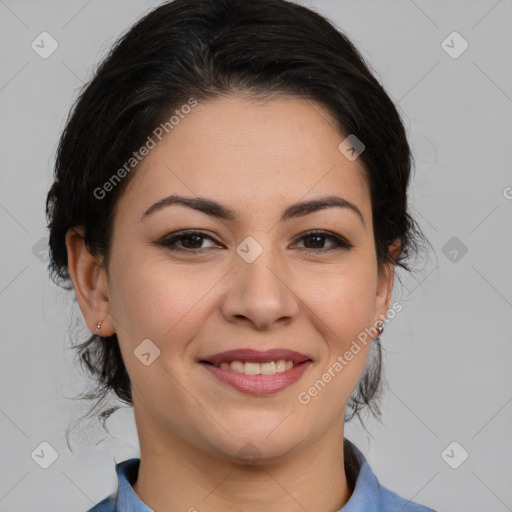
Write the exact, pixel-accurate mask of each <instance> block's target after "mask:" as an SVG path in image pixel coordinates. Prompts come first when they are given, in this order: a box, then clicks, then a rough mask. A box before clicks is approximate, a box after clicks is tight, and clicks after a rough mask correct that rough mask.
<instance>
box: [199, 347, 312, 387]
mask: <svg viewBox="0 0 512 512" xmlns="http://www.w3.org/2000/svg"><path fill="white" fill-rule="evenodd" d="M198 362H199V363H200V364H201V365H202V366H203V367H204V368H205V369H206V370H208V371H209V373H210V374H211V375H213V376H214V377H216V379H217V380H219V381H220V382H221V383H223V384H227V385H229V386H231V387H234V388H236V389H237V390H238V391H241V392H243V393H249V394H255V395H268V394H272V393H276V392H278V391H281V390H283V389H285V388H286V387H288V386H290V385H291V384H293V383H294V382H296V381H297V380H299V379H300V377H301V376H302V375H303V374H304V372H305V371H306V370H307V369H308V367H309V366H310V365H311V364H312V363H313V359H312V358H311V357H309V356H307V355H306V354H301V353H299V352H294V351H290V350H285V349H274V350H268V351H266V352H259V351H256V350H231V351H228V352H222V353H219V354H214V355H213V356H208V358H207V359H201V360H199V361H198Z"/></svg>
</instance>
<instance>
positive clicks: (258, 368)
mask: <svg viewBox="0 0 512 512" xmlns="http://www.w3.org/2000/svg"><path fill="white" fill-rule="evenodd" d="M215 366H217V367H220V368H224V369H228V368H229V369H231V370H233V371H234V372H238V373H245V374H246V375H260V374H261V375H274V374H275V373H283V372H284V371H286V370H289V369H290V368H292V367H293V361H286V360H284V359H279V360H278V361H270V362H268V363H253V362H249V361H248V362H246V363H244V362H242V361H232V362H231V364H229V363H220V364H216V365H215Z"/></svg>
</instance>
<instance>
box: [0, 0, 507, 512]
mask: <svg viewBox="0 0 512 512" xmlns="http://www.w3.org/2000/svg"><path fill="white" fill-rule="evenodd" d="M159 3H160V2H150V1H142V0H129V1H123V2H121V1H117V2H116V1H112V0H108V1H101V2H100V1H99V0H90V1H88V2H87V1H82V0H80V1H69V0H67V1H64V0H60V1H46V2H41V1H38V2H36V1H23V0H18V1H15V0H0V42H1V44H0V52H1V57H2V60H1V62H2V66H1V75H0V112H1V122H0V126H1V133H0V139H1V140H2V162H1V164H2V168H1V171H0V180H1V187H0V226H1V230H2V237H1V240H2V250H1V252H0V258H1V260H0V262H1V274H0V308H1V318H0V319H1V325H2V349H1V371H0V384H1V389H2V394H1V401H0V429H1V436H0V443H1V445H0V449H1V460H2V469H1V474H0V511H3V512H7V511H9V512H17V511H24V512H27V511H42V512H50V511H51V512H59V511H63V512H64V511H65V512H73V511H76V512H81V511H85V510H87V509H88V508H90V507H91V506H92V505H93V504H95V503H97V502H98V501H100V500H101V499H102V498H104V497H105V496H106V495H107V494H110V493H111V492H113V491H114V490H115V486H116V477H115V473H114V463H115V461H114V458H115V460H116V461H121V460H124V459H126V458H128V457H131V456H137V455H138V451H137V450H138V448H137V446H138V445H137V436H136V430H135V426H134V422H133V417H132V412H131V410H130V409H129V408H126V409H124V410H121V411H119V412H117V413H116V414H115V415H114V416H113V417H112V418H111V420H110V421H109V423H108V425H109V426H110V429H111V432H112V437H109V436H108V435H107V434H106V433H105V432H104V431H102V430H101V428H100V427H98V426H94V424H93V425H90V426H88V425H87V424H84V423H81V424H79V425H78V427H77V428H75V430H74V431H73V433H72V437H71V445H72V448H73V452H71V451H70V450H69V449H68V446H67V444H66V439H65V432H66V429H67V427H68V426H69V425H70V423H71V422H72V421H73V420H75V419H77V418H79V417H80V416H81V415H82V414H83V413H84V412H85V409H83V405H81V404H80V402H79V401H74V400H71V399H70V398H68V397H72V396H75V395H76V394H77V393H79V392H80V391H82V390H83V389H85V386H86V382H85V381H84V379H83V378H82V373H81V370H80V369H79V368H77V367H76V366H75V365H74V364H73V359H72V357H73V353H72V351H71V350H69V347H70V343H71V339H70V335H69V332H68V331H69V329H70V328H71V327H73V326H76V325H78V327H81V328H82V329H84V330H83V332H84V334H87V331H86V330H85V327H84V326H83V323H82V320H81V316H80V314H79V310H78V309H77V308H76V306H73V305H72V301H71V296H69V297H66V294H65V292H64V291H61V290H60V289H59V288H57V287H56V286H55V285H53V284H52V283H51V282H50V281H49V279H48V277H47V273H46V264H45V262H44V257H45V255H44V250H43V251H42V252H41V251H39V252H38V251H37V247H39V246H38V245H37V244H38V242H39V243H43V244H44V240H43V242H40V240H41V239H43V238H44V237H45V236H46V231H45V229H46V228H45V225H46V222H45V218H44V203H45V198H46V193H47V190H48V188H49V186H50V184H51V175H52V163H53V158H54V152H55V149H56V145H57V141H58V137H59V134H60V132H61V130H62V128H63V127H64V122H65V118H66V115H67V112H68V110H69V108H70V106H71V104H72V101H73V100H74V98H75V96H76V92H77V89H78V88H79V87H80V86H81V85H82V83H83V82H85V81H87V80H88V79H89V78H90V75H91V72H92V69H93V68H94V66H95V65H96V64H97V63H98V62H99V60H100V59H101V57H102V56H104V55H105V52H106V50H107V49H108V47H109V46H110V44H111V43H113V42H114V41H115V39H116V38H117V37H118V36H119V34H120V33H121V32H122V31H124V30H125V29H126V28H128V27H129V26H130V25H131V24H132V23H133V22H134V21H135V20H136V19H138V18H139V17H140V16H142V15H143V14H144V13H146V12H147V11H149V10H150V9H151V8H153V7H155V6H156V5H158V4H159ZM303 3H304V5H309V6H313V7H314V8H315V9H317V10H318V11H320V12H321V13H323V14H326V15H327V16H328V17H329V18H331V19H332V20H333V21H334V22H335V23H336V24H337V25H338V26H339V27H341V28H342V29H343V30H345V31H346V33H347V34H348V35H349V36H350V37H351V39H352V40H353V41H354V43H355V44H356V46H358V47H359V48H360V49H361V50H362V52H363V55H364V56H365V57H366V58H367V59H368V61H369V63H370V64H371V66H372V68H373V69H374V70H375V72H376V73H377V75H378V77H379V78H380V80H381V81H382V83H383V85H384V87H385V88H386V89H387V91H388V92H389V94H390V96H391V97H392V98H393V99H394V100H395V102H397V103H398V105H399V107H400V110H401V112H402V113H403V115H404V119H405V123H406V125H407V129H408V131H409V134H410V141H411V144H412V146H413V150H414V152H415V157H416V169H415V173H414V176H413V185H412V189H411V199H412V206H413V213H414V214H415V215H416V218H417V219H418V221H419V224H420V226H421V227H422V229H423V230H424V232H425V234H426V235H427V237H428V238H429V240H430V241H431V243H432V245H433V247H434V248H435V252H432V251H431V252H430V254H429V255H428V257H424V258H423V259H420V260H419V261H418V268H419V270H420V272H419V273H417V274H415V275H414V276H407V275H405V274H404V273H402V274H401V275H402V278H403V283H404V286H403V287H400V286H399V284H398V283H397V288H396V290H395V291H396V294H395V296H396V298H395V300H399V301H400V302H401V304H402V305H403V311H402V312H401V313H399V314H398V315H397V317H396V318H395V319H394V320H393V321H392V322H390V323H389V324H388V325H387V327H386V331H385V333H384V335H383V336H382V342H383V345H384V347H385V349H386V355H385V361H384V362H385V365H386V375H387V378H388V382H389V389H388V391H387V393H386V397H385V400H384V402H383V409H384V413H383V417H382V423H381V424H379V423H377V422H375V421H371V420H369V422H368V430H369V432H370V434H371V436H372V437H373V439H369V438H368V437H367V436H366V434H365V433H364V431H363V430H362V428H361V426H360V425H359V424H358V423H357V422H356V421H354V422H353V423H352V424H348V425H347V428H346V436H347V437H348V438H349V439H351V440H353V441H354V442H355V443H356V444H357V445H358V446H359V447H360V448H361V450H362V451H363V452H364V453H365V455H366V456H367V458H368V460H369V462H370V464H371V465H372V467H373V469H374V471H375V472H376V474H377V476H378V477H379V479H380V481H381V482H382V483H383V484H384V485H386V486H388V487H390V488H391V489H392V490H394V491H396V492H398V493H399V494H402V495H403V496H405V497H407V498H410V499H413V500H414V501H419V502H421V503H424V504H426V505H429V506H431V507H433V508H436V509H437V510H438V511H439V512H441V511H462V510H464V511H466V512H476V511H481V510H486V511H490V512H501V511H506V510H512V486H511V485H510V483H511V481H512V439H511V434H510V433H511V432H512V428H511V427H512V403H511V402H512V385H511V384H512V372H511V371H510V367H511V360H512V358H511V356H512V335H511V327H510V319H511V313H512V272H511V254H512V230H511V221H512V199H511V198H512V188H507V187H512V172H511V163H510V162H511V161H512V149H511V148H512V143H511V135H512V130H511V120H512V80H511V79H512V73H511V68H510V63H511V62H512V31H511V30H510V27H511V25H512V24H511V21H512V0H500V1H496V0H488V1H487V0H481V1H471V2H468V1H448V2H446V1H444V2H443V1H425V0H423V1H420V0H414V1H412V0H393V1H388V2H382V1H377V0H375V1H367V0H365V1H348V0H347V1H346V0H330V1H329V0H315V1H313V0H311V1H309V2H306V1H304V2H303ZM43 31H47V32H49V33H50V34H51V35H52V36H53V37H54V38H55V39H56V40H57V42H58V44H59V47H58V49H57V50H56V51H55V53H53V54H52V55H51V56H50V57H49V58H47V59H42V58H41V57H40V56H39V55H37V54H36V53H35V51H33V50H32V48H31V42H32V41H33V40H34V39H35V38H36V37H37V36H38V35H39V34H40V33H41V32H43ZM453 31H457V32H459V33H460V34H461V35H462V37H463V38H464V39H465V40H466V41H467V42H468V43H469V48H468V49H467V50H466V51H465V52H464V53H463V54H462V55H460V56H459V57H458V58H456V59H454V58H452V57H450V56H449V55H448V54H447V53H446V52H445V50H444V49H443V47H442V46H441V43H442V41H443V40H445V38H446V37H447V36H448V35H449V34H451V33H452V32H453ZM449 44H452V43H449ZM457 45H459V42H454V43H453V46H455V49H457V48H460V46H457ZM453 237H456V238H457V239H458V241H455V242H454V241H453V240H452V241H451V242H450V240H451V239H452V238H453ZM454 243H457V244H459V249H457V248H456V250H458V253H457V258H456V261H453V260H454V256H455V253H453V252H451V254H450V251H453V248H454V247H455V246H453V245H451V244H454ZM446 244H448V246H447V245H446ZM462 244H463V246H465V247H467V253H466V254H465V255H463V256H462V257H461V255H462V253H461V252H460V247H462ZM34 246H36V249H33V248H34ZM34 252H35V254H34ZM73 311H74V316H73V317H72V316H71V313H72V312H73ZM77 319H78V324H77V323H76V321H77ZM43 441H46V442H48V443H50V445H51V446H53V447H54V449H55V450H56V451H57V452H58V458H57V460H56V461H55V462H54V463H53V464H52V465H51V466H50V467H49V468H48V469H46V470H44V469H42V468H41V467H39V465H37V464H36V463H35V462H34V460H33V459H32V458H31V453H32V452H33V450H34V449H36V448H37V447H38V446H39V445H40V443H41V442H43ZM453 441H456V442H457V443H459V444H460V446H461V447H462V448H463V449H465V450H466V451H467V452H468V453H469V457H468V459H467V460H466V461H465V462H464V463H463V464H462V465H460V467H459V468H458V469H452V468H451V467H450V466H449V465H448V464H447V463H446V462H445V460H443V458H442V456H441V454H442V452H443V451H444V450H445V448H446V447H447V446H448V445H449V444H450V443H452V442H453ZM448 453H449V455H451V460H452V461H455V462H457V460H458V459H459V458H460V456H461V455H460V454H461V453H462V452H461V448H458V447H457V448H456V449H455V450H454V451H453V452H451V451H448ZM315 512H319V511H315Z"/></svg>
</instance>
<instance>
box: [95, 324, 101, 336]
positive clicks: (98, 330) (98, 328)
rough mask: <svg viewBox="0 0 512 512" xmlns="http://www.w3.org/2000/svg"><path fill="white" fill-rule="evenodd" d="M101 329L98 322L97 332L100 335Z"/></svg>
mask: <svg viewBox="0 0 512 512" xmlns="http://www.w3.org/2000/svg"><path fill="white" fill-rule="evenodd" d="M100 329H101V322H98V325H97V326H96V332H97V333H98V334H99V333H100Z"/></svg>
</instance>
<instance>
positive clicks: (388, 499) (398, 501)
mask: <svg viewBox="0 0 512 512" xmlns="http://www.w3.org/2000/svg"><path fill="white" fill-rule="evenodd" d="M379 493H380V496H379V498H380V503H382V507H384V508H383V509H382V512H388V511H389V512H391V511H392V512H395V511H396V510H400V512H436V511H435V510H434V509H433V508H430V507H426V506H425V505H420V504H419V503H416V502H413V501H410V500H408V499H406V498H403V497H402V496H399V495H398V494H397V493H396V492H393V491H391V490H390V489H388V488H387V487H384V486H383V485H380V487H379Z"/></svg>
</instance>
